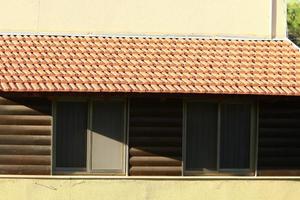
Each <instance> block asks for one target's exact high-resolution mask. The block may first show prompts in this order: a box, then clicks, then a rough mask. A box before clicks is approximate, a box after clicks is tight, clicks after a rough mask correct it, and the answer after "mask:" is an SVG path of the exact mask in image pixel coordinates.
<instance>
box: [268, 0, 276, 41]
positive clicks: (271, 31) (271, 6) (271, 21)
mask: <svg viewBox="0 0 300 200" xmlns="http://www.w3.org/2000/svg"><path fill="white" fill-rule="evenodd" d="M274 5H276V4H274V0H270V24H269V28H270V38H271V39H272V38H273V37H274V30H273V27H274V25H273V23H274V20H276V19H274Z"/></svg>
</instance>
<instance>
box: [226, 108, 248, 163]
mask: <svg viewBox="0 0 300 200" xmlns="http://www.w3.org/2000/svg"><path fill="white" fill-rule="evenodd" d="M250 133H251V105H249V104H222V105H221V141H220V168H221V169H247V168H249V167H250V135H251V134H250Z"/></svg>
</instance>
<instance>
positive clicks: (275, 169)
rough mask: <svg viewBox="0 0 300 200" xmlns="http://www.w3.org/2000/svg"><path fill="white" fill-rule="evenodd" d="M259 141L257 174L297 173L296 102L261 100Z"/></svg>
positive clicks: (299, 118) (299, 109)
mask: <svg viewBox="0 0 300 200" xmlns="http://www.w3.org/2000/svg"><path fill="white" fill-rule="evenodd" d="M258 141H259V142H258V174H259V175H265V176H271V175H275V176H279V175H299V174H300V173H299V172H300V103H299V101H298V102H297V101H276V102H262V103H260V105H259V140H258Z"/></svg>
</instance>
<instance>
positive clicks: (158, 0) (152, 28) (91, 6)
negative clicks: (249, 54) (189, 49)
mask: <svg viewBox="0 0 300 200" xmlns="http://www.w3.org/2000/svg"><path fill="white" fill-rule="evenodd" d="M274 1H276V2H277V3H276V6H277V8H274V11H276V12H274V13H275V15H274V23H275V25H274V30H273V31H271V29H270V23H271V17H270V16H271V12H270V11H271V6H270V5H271V4H270V0H264V1H262V0H244V1H241V0H226V1H224V0H214V1H211V0H200V1H199V0H186V1H182V0H163V1H162V0H152V1H149V0H148V1H147V0H145V1H140V0H122V1H120V0H111V1H107V0H98V1H96V0H92V1H82V0H51V1H47V0H11V1H4V0H0V2H1V7H0V17H1V19H2V20H0V27H1V28H0V31H1V32H32V33H61V34H66V33H76V34H129V35H149V34H150V35H197V36H207V35H208V36H230V37H232V36H233V37H251V38H253V37H255V38H256V37H257V38H270V37H271V35H272V32H273V35H274V37H277V38H283V37H285V35H286V16H285V15H286V0H274Z"/></svg>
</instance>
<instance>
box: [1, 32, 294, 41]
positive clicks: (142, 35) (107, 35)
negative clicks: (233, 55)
mask: <svg viewBox="0 0 300 200" xmlns="http://www.w3.org/2000/svg"><path fill="white" fill-rule="evenodd" d="M0 35H8V36H54V37H55V36H62V37H116V38H156V39H157V38H161V39H170V38H174V39H219V40H242V41H285V40H289V39H288V38H259V37H241V36H218V35H172V34H161V35H151V34H109V33H108V34H94V33H90V34H81V33H58V32H0ZM289 41H290V40H289Z"/></svg>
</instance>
